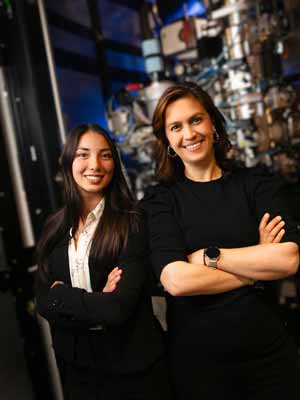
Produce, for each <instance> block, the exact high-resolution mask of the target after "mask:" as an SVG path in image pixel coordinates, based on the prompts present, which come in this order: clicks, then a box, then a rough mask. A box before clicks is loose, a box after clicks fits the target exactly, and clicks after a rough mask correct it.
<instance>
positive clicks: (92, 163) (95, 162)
mask: <svg viewBox="0 0 300 400" xmlns="http://www.w3.org/2000/svg"><path fill="white" fill-rule="evenodd" d="M89 169H91V170H93V171H97V170H99V169H101V161H100V159H99V157H98V156H97V155H91V156H90V158H89Z"/></svg>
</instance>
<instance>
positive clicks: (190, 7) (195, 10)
mask: <svg viewBox="0 0 300 400" xmlns="http://www.w3.org/2000/svg"><path fill="white" fill-rule="evenodd" d="M205 12H206V8H205V6H204V5H203V4H202V2H201V1H199V0H189V1H185V2H183V5H182V7H181V8H180V9H179V10H177V11H176V12H175V13H174V14H172V15H170V16H169V17H168V18H166V20H165V23H166V24H170V23H172V22H174V21H178V20H179V19H182V18H184V17H203V16H204V15H205Z"/></svg>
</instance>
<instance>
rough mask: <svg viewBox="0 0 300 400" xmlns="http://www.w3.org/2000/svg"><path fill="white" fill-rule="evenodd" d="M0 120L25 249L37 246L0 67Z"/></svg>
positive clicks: (9, 106) (2, 69)
mask: <svg viewBox="0 0 300 400" xmlns="http://www.w3.org/2000/svg"><path fill="white" fill-rule="evenodd" d="M0 120H1V124H2V128H3V135H4V141H5V146H6V152H7V158H8V163H9V171H10V175H11V180H12V186H13V191H14V195H15V202H16V207H17V213H18V219H19V224H20V230H21V237H22V242H23V245H24V247H26V248H27V247H33V246H34V245H35V238H34V232H33V227H32V222H31V217H30V212H29V205H28V200H27V195H26V192H25V186H24V182H23V174H22V168H21V164H20V160H19V155H18V144H17V139H16V131H15V123H14V119H13V113H12V109H11V103H10V98H9V92H8V89H7V87H6V78H5V70H4V68H3V67H0Z"/></svg>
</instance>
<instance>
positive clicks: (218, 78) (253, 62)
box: [107, 0, 300, 349]
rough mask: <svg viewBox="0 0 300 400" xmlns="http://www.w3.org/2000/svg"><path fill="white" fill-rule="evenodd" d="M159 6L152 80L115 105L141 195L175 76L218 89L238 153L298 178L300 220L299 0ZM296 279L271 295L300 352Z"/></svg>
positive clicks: (111, 107) (151, 40)
mask: <svg viewBox="0 0 300 400" xmlns="http://www.w3.org/2000/svg"><path fill="white" fill-rule="evenodd" d="M160 3H161V2H159V1H157V2H153V1H151V4H150V2H144V5H143V7H142V9H141V22H142V24H141V25H142V36H143V42H142V50H143V55H144V58H145V68H146V71H147V73H148V75H149V80H150V83H149V84H148V85H146V86H143V85H141V84H139V83H136V84H134V85H128V86H126V87H125V88H123V89H122V90H120V91H119V92H118V93H116V94H115V95H114V96H113V97H112V99H111V100H110V102H109V104H108V107H107V117H108V120H109V126H110V129H111V130H112V132H114V134H115V136H116V139H117V142H118V143H119V147H120V150H121V153H122V154H123V156H124V157H125V158H126V159H127V161H129V163H128V165H129V166H130V167H129V169H128V172H129V176H130V177H131V182H132V185H133V189H134V191H135V192H136V194H137V197H138V198H141V197H142V196H143V190H144V188H145V187H147V186H149V184H151V183H154V170H155V165H154V164H153V161H152V158H151V155H152V152H153V148H154V143H155V138H154V135H153V133H152V128H151V118H152V115H153V111H154V108H155V105H156V103H157V100H158V98H159V97H160V96H161V94H162V93H163V91H164V90H165V89H166V88H167V87H168V86H170V85H172V84H173V82H181V81H194V82H197V83H198V84H200V85H201V86H202V87H203V88H204V89H205V90H207V91H208V92H209V93H210V95H211V96H212V98H213V99H214V101H215V103H216V105H217V106H218V107H219V109H220V110H221V111H222V113H223V115H224V117H225V120H226V122H227V129H228V132H229V135H230V139H231V143H232V145H233V147H232V151H231V156H232V157H234V158H236V159H238V160H240V161H241V162H243V163H244V164H245V165H246V166H247V167H250V166H254V165H257V164H259V163H262V164H265V165H267V167H269V168H270V169H271V170H272V171H274V172H278V173H280V174H282V175H283V176H285V177H286V178H287V180H289V181H290V193H291V198H292V201H291V207H292V209H293V214H294V216H295V217H296V219H298V220H299V221H300V213H299V206H298V205H297V204H298V203H297V200H298V199H299V197H300V196H299V195H300V193H299V192H300V190H299V180H300V102H299V81H300V74H299V72H298V73H297V70H298V71H300V62H299V61H298V63H297V62H296V65H295V62H294V61H295V58H296V59H297V51H299V48H300V46H299V44H300V32H299V30H298V27H297V25H296V20H297V18H298V20H299V17H300V4H299V2H298V4H296V3H297V2H296V1H292V0H291V1H284V0H206V1H203V3H204V5H205V7H206V11H205V15H200V16H199V15H193V13H192V12H190V10H189V9H188V7H187V3H188V2H187V3H183V2H182V8H183V16H182V18H180V19H176V20H175V21H174V22H171V23H168V24H164V23H163V22H162V19H161V18H160V16H159V7H158V5H159V4H160ZM175 3H176V2H175ZM195 3H198V4H199V3H200V2H197V1H195V2H194V4H195ZM170 4H171V3H170ZM164 5H165V4H164ZM176 6H177V7H178V4H177V5H176ZM297 30H298V31H297ZM291 65H292V67H290V66H291ZM299 225H300V222H299ZM294 283H295V282H294V281H293V279H291V280H286V281H284V282H283V284H280V283H279V284H278V285H269V286H270V287H269V289H270V290H265V291H264V292H265V294H266V298H268V300H270V301H271V303H272V304H273V305H274V304H275V305H278V304H279V305H280V307H279V308H280V312H281V313H282V314H283V319H284V320H285V321H286V322H288V326H289V327H290V331H291V334H292V335H293V336H294V337H295V340H296V342H297V343H298V345H299V349H300V342H299V330H300V326H299V323H298V322H295V321H298V320H299V315H298V312H297V310H298V309H299V299H300V289H299V288H300V285H299V284H296V285H295V284H294ZM267 286H268V285H267ZM275 286H276V287H275ZM295 311H296V312H295Z"/></svg>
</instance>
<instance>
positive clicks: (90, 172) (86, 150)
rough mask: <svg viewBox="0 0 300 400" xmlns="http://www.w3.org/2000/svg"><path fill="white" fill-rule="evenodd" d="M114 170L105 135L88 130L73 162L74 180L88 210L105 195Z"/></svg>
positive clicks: (80, 142) (80, 141)
mask: <svg viewBox="0 0 300 400" xmlns="http://www.w3.org/2000/svg"><path fill="white" fill-rule="evenodd" d="M113 172H114V160H113V156H112V151H111V149H110V146H109V144H108V142H107V140H106V139H105V137H104V136H102V135H99V133H97V132H93V131H87V132H86V133H85V134H83V135H82V136H81V138H80V140H79V143H78V147H77V150H76V153H75V157H74V160H73V164H72V173H73V178H74V181H75V182H76V184H77V187H78V190H79V192H80V194H81V197H82V200H83V205H84V207H85V210H86V212H89V211H90V210H92V209H93V208H95V206H96V205H97V204H98V203H99V201H100V200H101V198H102V197H103V195H104V193H103V191H104V189H105V188H106V187H107V186H108V185H109V183H110V181H111V179H112V176H113Z"/></svg>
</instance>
